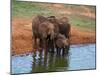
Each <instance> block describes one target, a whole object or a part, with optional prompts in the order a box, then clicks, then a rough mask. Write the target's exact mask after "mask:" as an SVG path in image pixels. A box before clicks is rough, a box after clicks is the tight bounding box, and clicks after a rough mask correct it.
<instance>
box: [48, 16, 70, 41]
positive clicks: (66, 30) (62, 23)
mask: <svg viewBox="0 0 100 75" xmlns="http://www.w3.org/2000/svg"><path fill="white" fill-rule="evenodd" d="M48 19H49V21H50V22H52V23H53V24H54V25H56V27H57V28H59V29H58V31H59V32H58V33H61V34H63V35H65V36H66V38H68V39H69V37H70V29H71V26H70V24H69V20H68V18H67V17H62V18H59V19H58V18H56V17H55V16H50V17H48Z"/></svg>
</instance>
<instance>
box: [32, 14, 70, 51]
mask: <svg viewBox="0 0 100 75" xmlns="http://www.w3.org/2000/svg"><path fill="white" fill-rule="evenodd" d="M32 30H33V38H34V45H35V47H37V45H38V44H37V39H39V47H40V48H46V49H47V50H50V49H51V52H54V48H55V47H56V48H57V51H58V53H59V49H60V48H65V46H68V45H69V37H70V24H69V23H68V19H67V18H66V17H62V18H60V19H58V18H56V17H55V16H50V17H44V16H40V15H38V16H36V17H34V19H33V21H32Z"/></svg>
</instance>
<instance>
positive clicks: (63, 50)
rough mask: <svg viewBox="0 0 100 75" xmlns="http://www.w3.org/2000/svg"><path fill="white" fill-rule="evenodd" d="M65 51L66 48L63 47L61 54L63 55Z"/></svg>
mask: <svg viewBox="0 0 100 75" xmlns="http://www.w3.org/2000/svg"><path fill="white" fill-rule="evenodd" d="M65 53H66V49H65V48H63V49H62V55H63V56H64V55H65Z"/></svg>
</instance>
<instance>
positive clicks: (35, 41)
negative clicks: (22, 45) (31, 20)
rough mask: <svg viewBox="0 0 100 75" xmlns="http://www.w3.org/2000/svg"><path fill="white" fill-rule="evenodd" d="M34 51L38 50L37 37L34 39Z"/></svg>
mask: <svg viewBox="0 0 100 75" xmlns="http://www.w3.org/2000/svg"><path fill="white" fill-rule="evenodd" d="M33 46H34V47H33V49H37V38H36V37H35V38H34V44H33Z"/></svg>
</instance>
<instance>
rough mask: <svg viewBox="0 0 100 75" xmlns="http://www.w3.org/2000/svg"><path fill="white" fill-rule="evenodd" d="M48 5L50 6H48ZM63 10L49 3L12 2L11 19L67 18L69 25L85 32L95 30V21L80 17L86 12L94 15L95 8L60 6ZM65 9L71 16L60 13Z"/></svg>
mask: <svg viewBox="0 0 100 75" xmlns="http://www.w3.org/2000/svg"><path fill="white" fill-rule="evenodd" d="M48 5H51V7H50V6H48ZM62 5H63V8H64V9H60V10H59V9H56V8H55V9H54V7H53V6H52V4H51V3H50V4H49V3H36V2H22V1H21V2H20V1H16V0H12V17H22V18H23V17H24V18H32V17H33V16H34V15H44V16H50V15H55V16H67V17H68V18H69V21H70V23H71V25H73V26H76V27H79V28H81V29H85V30H95V19H91V18H90V17H86V16H84V15H81V14H80V13H82V12H87V11H88V10H89V11H90V12H91V13H93V14H95V6H85V5H68V4H62ZM65 8H66V9H68V10H69V9H70V10H71V11H72V12H71V14H67V13H61V12H63V11H64V10H65Z"/></svg>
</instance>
